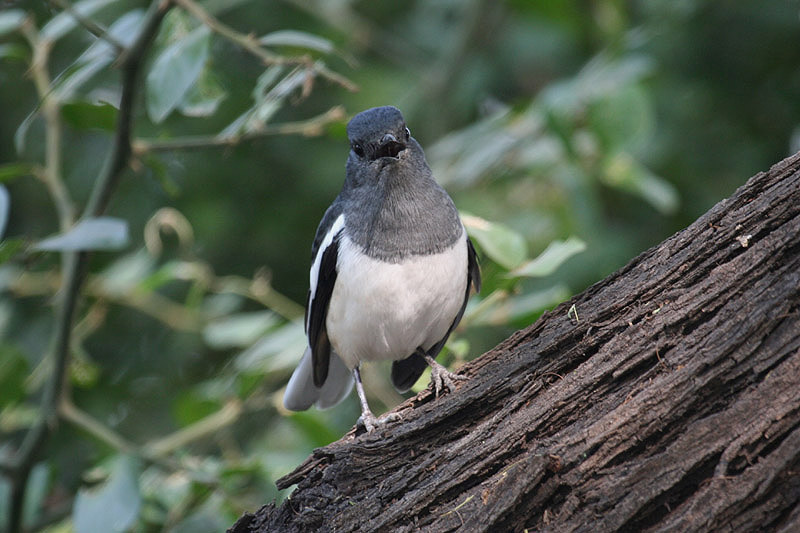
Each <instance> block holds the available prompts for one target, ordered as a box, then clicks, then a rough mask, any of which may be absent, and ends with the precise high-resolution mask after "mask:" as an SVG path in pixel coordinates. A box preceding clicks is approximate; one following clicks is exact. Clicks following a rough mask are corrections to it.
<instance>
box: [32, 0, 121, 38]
mask: <svg viewBox="0 0 800 533" xmlns="http://www.w3.org/2000/svg"><path fill="white" fill-rule="evenodd" d="M115 1H116V0H83V1H82V2H76V3H74V4H72V11H74V12H75V13H76V14H78V15H80V16H82V17H83V18H91V16H92V15H94V14H95V13H96V12H98V11H100V10H101V9H102V8H104V7H105V6H107V5H109V4H112V3H114V2H115ZM79 24H80V23H79V22H78V21H77V20H76V19H75V16H74V15H73V14H72V13H70V12H68V11H62V12H61V13H59V14H58V15H56V16H55V17H53V18H52V19H50V21H49V22H48V23H47V24H45V25H44V27H43V28H42V31H41V32H40V33H39V36H40V37H41V39H42V40H47V41H56V40H58V39H60V38H61V37H63V36H64V35H66V34H67V33H69V32H70V31H72V30H73V29H75V28H76V27H77V26H78V25H79Z"/></svg>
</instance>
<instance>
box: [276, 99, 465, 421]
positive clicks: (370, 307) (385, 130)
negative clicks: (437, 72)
mask: <svg viewBox="0 0 800 533" xmlns="http://www.w3.org/2000/svg"><path fill="white" fill-rule="evenodd" d="M347 136H348V138H349V140H350V155H349V156H348V158H347V166H346V176H345V181H344V185H343V187H342V190H341V192H340V193H339V195H338V196H337V197H336V199H335V200H334V202H333V204H331V206H330V207H329V208H328V210H327V211H326V212H325V215H324V216H323V218H322V222H320V225H319V227H318V228H317V234H316V237H315V238H314V244H313V246H312V250H311V257H312V264H311V276H310V282H311V288H310V290H309V291H308V301H307V305H306V321H305V327H306V334H307V335H308V348H307V349H306V351H305V353H304V355H303V357H302V359H301V361H300V364H299V365H298V367H297V369H295V371H294V373H293V374H292V377H291V379H290V380H289V384H288V385H287V387H286V393H285V395H284V398H283V404H284V406H285V407H286V408H287V409H290V410H293V411H302V410H305V409H308V408H309V407H311V406H312V405H314V404H316V405H317V407H319V408H323V409H324V408H327V407H332V406H333V405H336V404H337V403H339V402H340V401H341V400H342V399H343V398H344V397H345V396H346V395H347V394H348V393H349V392H350V389H351V388H352V386H353V382H354V381H355V385H356V390H357V392H358V397H359V399H360V401H361V411H362V414H361V418H360V421H361V422H362V423H363V425H364V427H365V428H366V430H367V431H368V432H369V431H372V430H373V429H375V428H376V427H377V425H378V424H379V423H380V422H382V421H383V420H380V419H377V418H376V417H375V416H374V415H373V414H372V412H371V411H370V409H369V405H368V404H367V399H366V397H365V395H364V388H363V386H362V384H361V375H360V371H359V369H360V366H361V363H363V362H366V361H380V360H391V361H394V363H393V364H392V383H393V384H394V386H395V388H397V389H398V390H399V391H401V392H404V391H406V390H408V389H409V388H411V386H412V385H413V384H414V382H416V380H417V379H418V378H419V377H420V375H422V372H423V371H424V370H425V368H426V367H427V366H428V365H430V366H431V376H432V382H433V384H434V389H435V392H436V394H437V395H438V394H439V393H440V392H441V390H442V389H443V388H445V387H446V388H447V389H448V390H451V391H452V390H453V389H454V388H455V387H454V383H453V381H454V380H458V379H463V378H462V377H461V376H457V375H455V374H451V373H450V372H448V371H447V369H445V368H444V367H443V366H442V365H440V364H439V363H437V362H436V361H435V359H434V358H435V357H436V355H437V354H438V353H439V351H440V350H441V349H442V347H443V346H444V344H445V342H446V341H447V338H448V337H449V336H450V333H452V331H453V329H455V327H456V326H457V325H458V322H459V321H460V320H461V317H462V315H463V314H464V309H465V307H466V305H467V299H468V298H469V294H470V286H473V287H474V288H475V290H476V291H479V290H480V284H481V279H480V270H479V267H478V261H477V258H476V256H475V249H474V248H473V246H472V242H471V241H470V239H469V237H467V233H466V231H465V229H464V226H463V224H462V223H461V219H460V218H459V216H458V211H457V210H456V207H455V205H453V201H452V200H451V199H450V197H449V196H448V195H447V193H446V192H445V191H444V189H442V188H441V187H440V186H439V185H438V184H437V183H436V182H435V181H434V179H433V175H432V174H431V169H430V167H429V166H428V163H427V162H426V160H425V154H424V152H423V151H422V147H421V146H420V145H419V143H418V142H417V141H416V140H415V139H414V138H413V137H412V136H411V132H410V131H409V129H408V127H406V123H405V120H404V119H403V115H402V114H401V113H400V111H399V110H398V109H397V108H395V107H391V106H385V107H376V108H373V109H368V110H366V111H363V112H361V113H359V114H357V115H356V116H355V117H353V119H352V120H351V121H350V123H349V124H348V125H347Z"/></svg>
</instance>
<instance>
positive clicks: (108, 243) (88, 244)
mask: <svg viewBox="0 0 800 533" xmlns="http://www.w3.org/2000/svg"><path fill="white" fill-rule="evenodd" d="M127 244H128V223H127V222H126V221H124V220H122V219H119V218H113V217H97V218H87V219H84V220H81V221H80V222H78V223H77V224H76V225H75V226H73V227H72V229H70V230H68V231H67V232H66V233H61V234H58V235H54V236H52V237H49V238H47V239H45V240H43V241H41V242H40V243H39V244H37V245H35V246H34V249H35V250H41V251H46V252H64V251H78V250H119V249H121V248H123V247H125V246H126V245H127Z"/></svg>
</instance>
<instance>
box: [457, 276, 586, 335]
mask: <svg viewBox="0 0 800 533" xmlns="http://www.w3.org/2000/svg"><path fill="white" fill-rule="evenodd" d="M569 297H570V291H569V289H567V287H566V286H564V285H556V286H554V287H550V288H549V289H545V290H542V291H534V292H528V293H525V294H521V295H519V296H514V295H510V294H508V293H506V292H505V291H495V292H494V293H492V294H490V295H489V296H487V297H486V298H485V299H484V301H487V302H488V304H486V305H484V303H483V302H484V301H482V302H480V303H479V304H478V305H476V306H474V307H473V308H472V309H468V310H467V315H469V316H467V317H465V320H466V321H468V322H469V324H470V325H471V326H508V325H509V323H511V322H512V321H515V320H521V319H523V318H530V317H531V315H534V314H536V313H540V312H542V311H544V310H545V309H548V308H550V307H553V306H555V305H557V304H559V303H561V302H563V301H564V300H566V299H567V298H569Z"/></svg>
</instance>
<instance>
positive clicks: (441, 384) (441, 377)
mask: <svg viewBox="0 0 800 533" xmlns="http://www.w3.org/2000/svg"><path fill="white" fill-rule="evenodd" d="M466 380H467V377H466V376H462V375H460V374H454V373H453V372H450V371H449V370H447V369H446V368H445V367H443V366H442V365H440V364H438V363H436V365H431V383H433V392H434V394H435V396H436V397H437V398H438V397H439V395H440V394H441V393H442V391H443V390H444V389H445V388H447V391H448V392H453V391H455V390H456V383H455V382H457V381H466Z"/></svg>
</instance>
